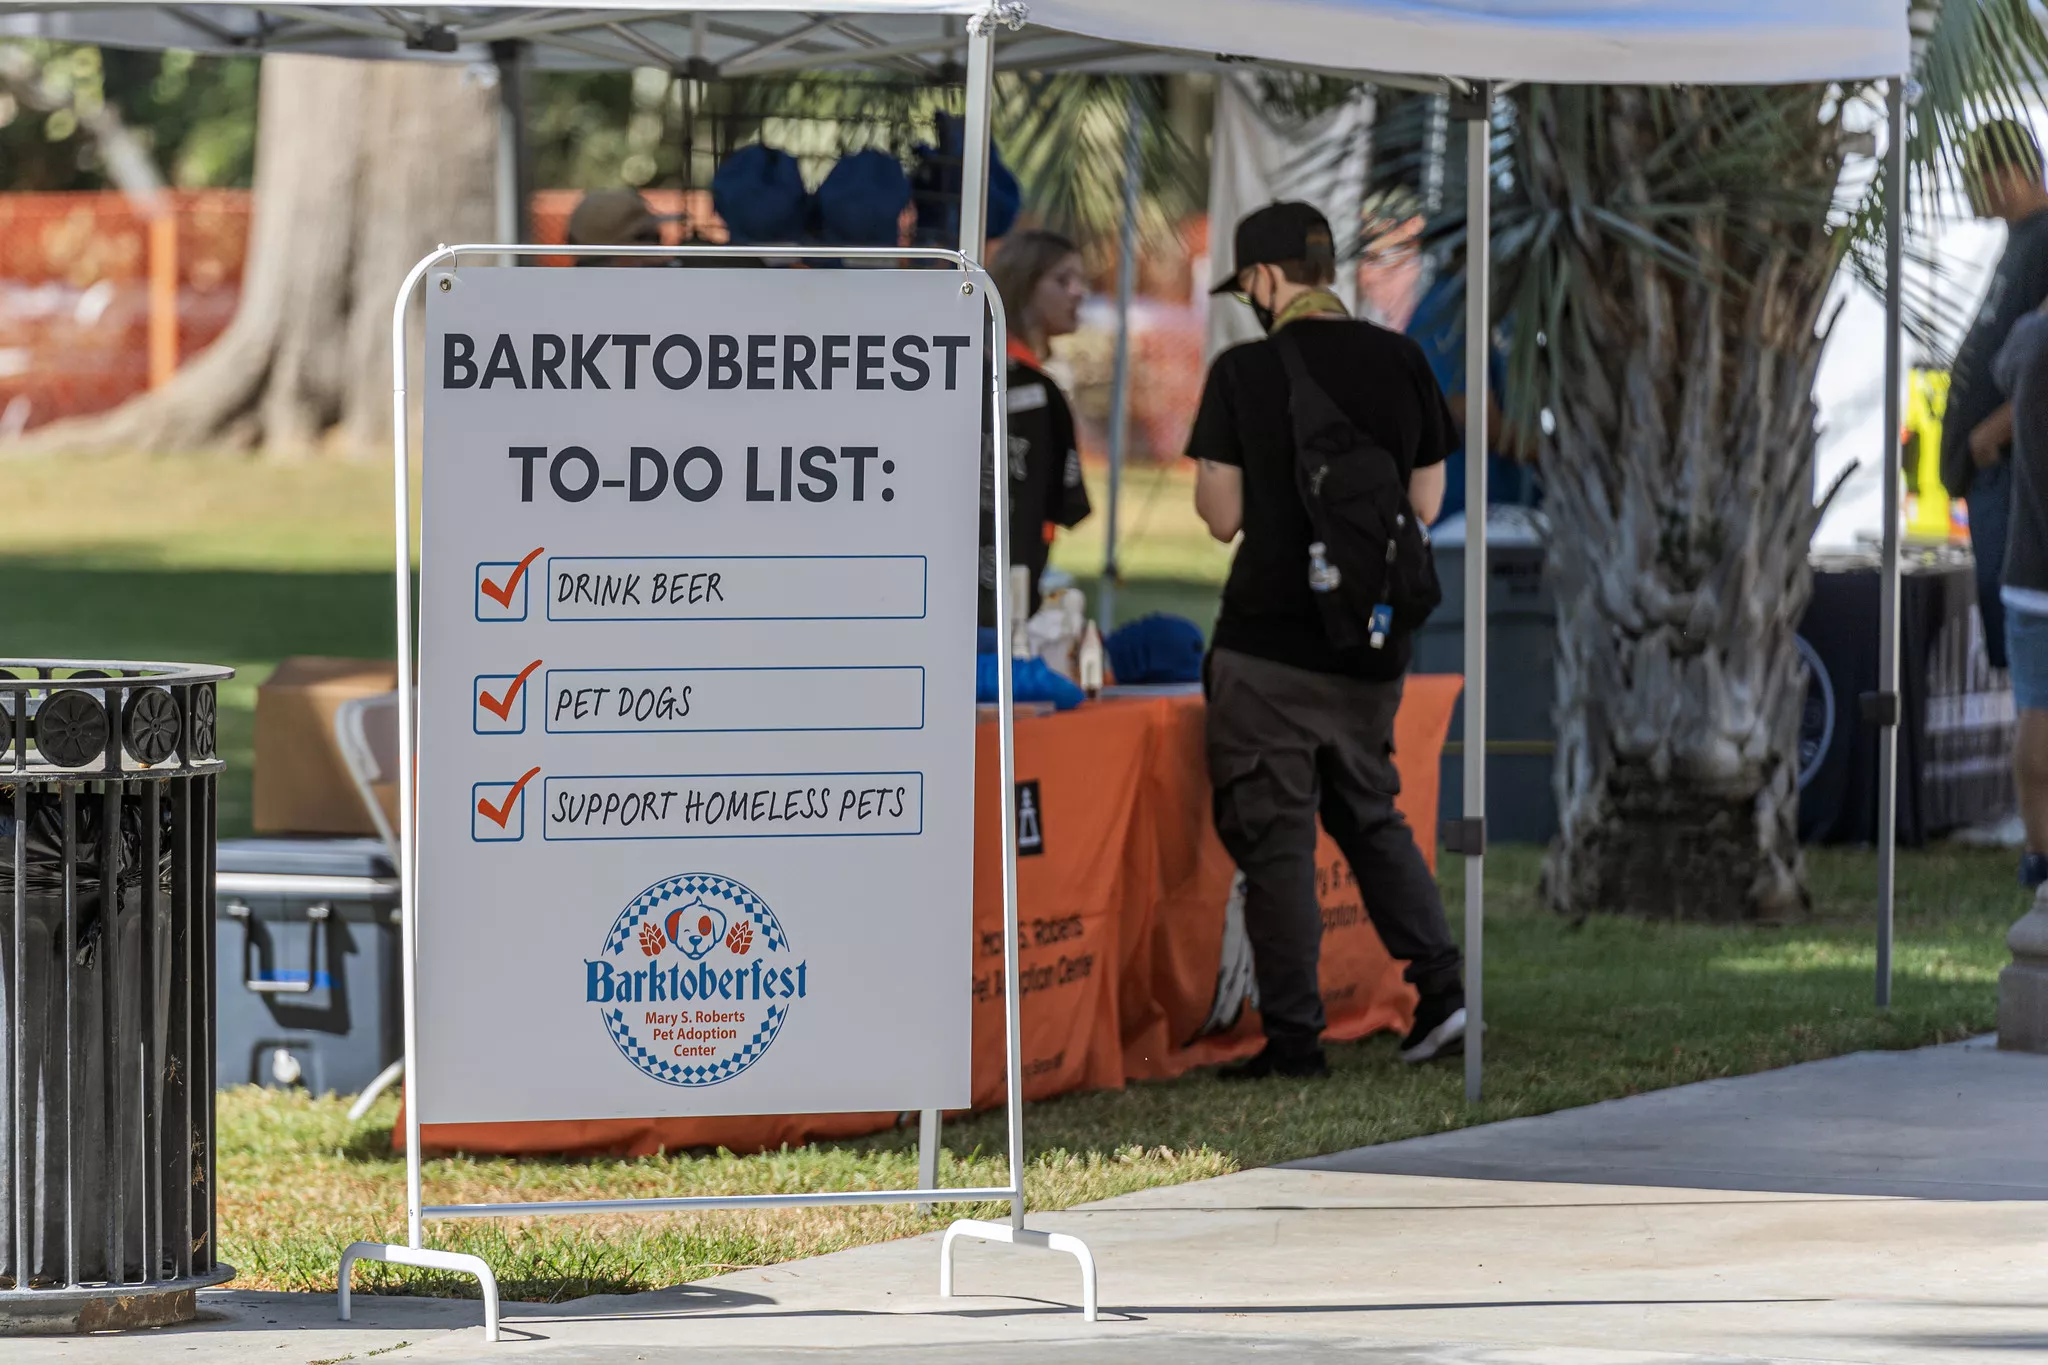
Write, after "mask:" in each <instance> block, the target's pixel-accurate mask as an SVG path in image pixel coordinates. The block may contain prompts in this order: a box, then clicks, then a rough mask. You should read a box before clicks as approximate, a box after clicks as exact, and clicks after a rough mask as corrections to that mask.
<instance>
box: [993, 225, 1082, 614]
mask: <svg viewBox="0 0 2048 1365" xmlns="http://www.w3.org/2000/svg"><path fill="white" fill-rule="evenodd" d="M989 274H990V275H991V276H992V277H993V278H994V280H995V282H996V288H997V289H998V290H999V291H1001V293H1002V296H1003V310H1004V312H1005V313H1007V314H1008V316H1009V323H1010V335H1009V337H1008V338H1007V340H1008V344H1009V370H1010V375H1009V377H1010V390H1009V392H1010V399H1009V419H1010V441H1009V445H1010V448H1009V450H1008V451H1007V452H1005V464H1006V465H1007V467H1008V471H1009V477H1010V563H1011V564H1012V565H1016V566H1021V567H1023V568H1025V569H1028V570H1029V571H1030V574H1031V610H1033V611H1036V610H1037V609H1038V580H1039V578H1040V576H1041V575H1043V574H1044V572H1045V562H1046V558H1047V556H1048V555H1049V554H1050V553H1051V550H1052V537H1053V530H1054V528H1055V527H1060V526H1074V525H1078V524H1079V523H1080V522H1081V520H1082V519H1083V518H1084V517H1086V516H1087V515H1088V513H1089V512H1090V510H1091V509H1090V507H1089V505H1088V490H1087V488H1086V487H1085V486H1084V485H1083V484H1082V482H1081V455H1080V449H1079V446H1078V444H1077V443H1076V441H1075V439H1074V413H1073V409H1072V408H1070V407H1069V406H1068V405H1067V398H1066V395H1065V394H1063V393H1061V392H1060V387H1059V385H1058V384H1056V383H1054V382H1053V380H1052V377H1051V376H1050V375H1048V374H1047V373H1046V372H1045V368H1044V366H1045V357H1046V349H1047V346H1048V344H1049V343H1050V342H1051V341H1052V339H1053V338H1054V337H1057V336H1065V335H1066V334H1067V333H1069V332H1071V331H1073V330H1074V329H1075V328H1076V327H1078V326H1080V314H1081V301H1082V300H1083V299H1084V298H1086V297H1087V295H1088V281H1087V276H1086V273H1085V272H1084V270H1083V268H1082V264H1081V251H1080V248H1078V247H1076V246H1075V245H1074V244H1073V243H1072V242H1071V241H1069V240H1068V239H1067V238H1065V237H1062V236H1060V235H1059V234H1058V233H1056V232H1042V231H1038V230H1036V229H1031V230H1026V231H1023V232H1017V233H1013V234H1011V235H1010V236H1009V237H1007V238H1005V239H1004V240H1003V244H1002V246H1001V248H1000V249H999V250H998V251H997V252H996V257H995V260H994V262H993V263H992V264H991V265H990V266H989ZM981 474H982V478H981V623H982V624H983V625H994V624H995V602H996V598H995V595H996V594H997V593H998V592H1007V591H1008V590H1009V574H1008V573H1006V572H1002V571H999V570H998V568H997V565H996V549H995V539H996V537H995V476H994V470H993V468H992V462H991V461H990V460H989V459H988V452H987V451H986V450H984V451H983V460H982V471H981Z"/></svg>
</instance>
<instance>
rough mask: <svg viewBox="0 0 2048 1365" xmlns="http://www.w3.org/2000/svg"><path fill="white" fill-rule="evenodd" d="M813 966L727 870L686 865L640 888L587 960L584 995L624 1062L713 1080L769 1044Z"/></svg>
mask: <svg viewBox="0 0 2048 1365" xmlns="http://www.w3.org/2000/svg"><path fill="white" fill-rule="evenodd" d="M809 992H810V970H809V964H807V963H805V962H804V961H802V960H801V959H799V958H798V957H797V956H796V954H795V953H794V952H792V951H791V950H790V946H789V938H788V936H787V935H785V934H784V933H783V932H782V924H781V921H779V920H777V919H776V918H775V912H774V911H773V910H770V909H769V908H768V905H767V903H766V902H765V901H763V900H762V899H761V898H760V897H759V896H757V895H755V894H754V893H753V892H752V891H750V890H748V889H747V888H746V887H744V886H742V885H740V883H738V882H736V881H734V880H733V879H732V878H730V877H721V876H719V875H717V874H716V873H711V872H686V873H683V874H681V875H679V876H674V877H667V878H664V879H663V880H661V881H658V882H656V883H655V884H654V885H652V886H650V887H648V888H647V889H646V890H645V891H642V892H641V893H640V894H639V895H637V896H635V897H634V898H633V900H632V902H631V903H630V904H629V905H627V906H626V908H625V909H624V910H621V911H620V912H619V917H618V918H617V919H616V920H613V921H612V927H611V932H610V933H608V934H606V935H605V939H604V953H603V955H602V956H601V957H598V958H596V959H595V960H589V961H586V962H585V963H584V998H585V999H586V1000H587V1001H588V1002H589V1003H591V1004H593V1005H595V1006H597V1010H598V1016H599V1018H600V1019H602V1020H603V1022H604V1027H605V1032H606V1033H608V1034H610V1035H611V1039H612V1042H614V1043H616V1044H617V1045H618V1049H619V1051H620V1053H621V1054H623V1055H624V1056H625V1058H626V1060H627V1061H629V1062H631V1063H632V1064H633V1065H634V1066H636V1067H638V1068H640V1070H642V1071H644V1072H646V1073H647V1074H648V1075H649V1076H652V1077H653V1078H654V1079H655V1080H657V1081H662V1082H664V1083H666V1084H668V1085H685V1086H698V1085H717V1084H718V1083H719V1082H720V1081H729V1080H731V1079H732V1078H733V1077H735V1076H737V1075H739V1074H740V1073H741V1072H742V1071H745V1070H746V1069H747V1068H748V1067H750V1066H752V1065H753V1064H754V1063H755V1062H758V1061H760V1060H761V1058H762V1057H763V1056H764V1055H765V1054H766V1053H767V1051H768V1048H769V1046H770V1045H771V1044H772V1043H774V1041H775V1038H776V1035H777V1034H779V1033H780V1032H782V1026H783V1025H784V1024H785V1023H787V1022H788V1021H789V1012H790V1009H791V1008H792V1006H793V1005H794V1004H795V1002H796V1001H798V1000H801V999H803V998H804V997H805V996H806V995H808V994H809Z"/></svg>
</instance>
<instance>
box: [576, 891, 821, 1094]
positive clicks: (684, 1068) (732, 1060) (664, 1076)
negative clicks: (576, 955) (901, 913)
mask: <svg viewBox="0 0 2048 1365" xmlns="http://www.w3.org/2000/svg"><path fill="white" fill-rule="evenodd" d="M692 897H702V898H705V899H709V900H716V901H718V902H720V903H721V904H723V905H725V906H728V907H730V909H731V910H732V911H733V912H734V913H735V915H743V916H745V917H746V918H747V919H748V920H750V921H752V923H753V925H754V929H755V931H756V944H755V946H756V948H757V949H758V950H760V951H763V952H766V953H769V954H779V953H786V952H788V951H789V937H788V935H786V934H785V933H783V930H782V922H781V921H780V920H778V919H776V918H775V912H774V911H773V910H771V909H769V908H768V903H767V902H766V901H764V900H762V899H761V898H760V897H759V896H757V895H755V894H754V892H753V891H752V890H751V889H750V888H748V887H747V886H745V885H743V884H742V883H740V882H737V881H734V880H733V879H732V878H731V877H725V876H721V875H719V874H717V873H715V872H686V873H682V874H680V875H678V876H674V877H664V878H662V879H661V880H660V881H658V882H656V883H655V884H654V885H652V886H650V887H648V888H647V889H646V890H645V891H642V892H641V893H640V894H639V895H637V896H635V897H633V899H632V900H631V901H630V902H628V903H627V905H626V908H625V909H624V910H621V911H620V912H619V916H618V918H617V919H615V920H613V921H612V927H611V931H610V932H609V933H607V934H606V935H605V939H604V955H605V956H606V957H607V958H616V957H621V956H624V955H625V953H626V950H627V949H628V948H629V947H631V946H633V945H634V944H635V943H636V941H637V938H638V935H639V932H640V926H641V924H642V923H644V922H645V921H647V920H648V919H655V920H657V921H659V919H660V918H661V917H662V916H664V915H666V914H667V913H668V911H669V909H670V908H671V907H672V906H673V905H674V904H675V903H677V902H682V903H687V902H688V901H689V900H690V898H692ZM672 1003H674V1004H675V1005H676V1006H677V1008H678V1009H679V1010H686V1009H688V1008H690V1007H691V1003H692V1002H689V1001H681V1000H679V1001H675V1002H672ZM636 1008H637V1006H636ZM600 1013H601V1017H602V1018H603V1021H604V1027H605V1032H606V1033H607V1034H609V1035H610V1037H611V1040H612V1043H613V1045H614V1046H616V1047H617V1048H618V1049H619V1054H620V1055H621V1056H623V1057H624V1058H625V1059H626V1060H627V1061H628V1062H631V1063H632V1064H633V1065H634V1066H635V1067H636V1068H638V1069H639V1070H640V1071H641V1072H643V1073H645V1074H646V1075H648V1076H651V1077H653V1078H654V1079H655V1080H657V1081H660V1082H662V1083H663V1084H665V1085H677V1086H686V1087H697V1086H707V1085H717V1084H719V1083H720V1082H721V1081H729V1080H731V1079H732V1078H733V1077H735V1076H737V1075H739V1074H740V1073H741V1072H743V1071H745V1070H746V1069H747V1068H748V1067H750V1066H752V1065H753V1064H754V1063H755V1062H758V1061H760V1060H761V1058H762V1057H763V1056H764V1055H766V1053H767V1051H768V1049H769V1047H770V1046H771V1045H772V1044H773V1043H774V1042H775V1039H776V1038H777V1037H778V1036H779V1035H780V1034H781V1032H782V1026H783V1025H784V1024H785V1023H787V1022H789V1004H788V1002H786V1001H784V1002H778V1003H776V1004H771V1005H769V1006H768V1007H767V1010H766V1012H765V1014H764V1015H763V1017H762V1019H761V1021H760V1023H759V1025H758V1026H757V1027H756V1028H755V1029H754V1032H753V1035H752V1036H751V1037H749V1038H748V1039H747V1040H746V1041H745V1042H744V1043H742V1044H739V1045H738V1046H737V1047H735V1048H733V1050H732V1051H730V1052H728V1053H727V1054H726V1055H724V1056H723V1057H720V1058H718V1059H717V1060H715V1061H712V1062H708V1063H703V1062H685V1061H680V1060H677V1059H675V1058H672V1057H664V1056H662V1055H660V1053H658V1052H655V1051H653V1050H651V1049H650V1048H649V1047H648V1046H647V1045H646V1044H645V1043H643V1042H642V1041H641V1039H640V1037H639V1036H638V1035H637V1034H636V1033H635V1031H634V1027H633V1024H632V1023H631V1022H630V1020H629V1019H628V1017H627V1012H626V1010H624V1009H619V1008H606V1009H604V1010H602V1011H601V1012H600Z"/></svg>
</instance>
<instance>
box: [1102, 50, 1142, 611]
mask: <svg viewBox="0 0 2048 1365" xmlns="http://www.w3.org/2000/svg"><path fill="white" fill-rule="evenodd" d="M1138 120H1139V112H1138V90H1137V87H1136V85H1133V86H1132V87H1131V92H1130V96H1129V98H1128V99H1126V100H1125V101H1124V220H1123V224H1122V229H1121V231H1120V232H1119V234H1118V237H1117V257H1116V374H1115V377H1114V378H1113V379H1112V381H1111V383H1110V391H1109V506H1108V508H1107V509H1106V512H1107V518H1106V520H1105V522H1104V526H1103V537H1102V538H1103V549H1102V590H1101V592H1100V593H1099V594H1098V596H1097V601H1096V612H1097V614H1098V615H1099V616H1100V617H1101V618H1102V629H1103V630H1104V632H1108V631H1111V630H1114V629H1116V590H1117V580H1118V578H1119V577H1120V574H1121V571H1120V570H1119V569H1118V567H1117V558H1116V553H1117V543H1116V535H1117V499H1118V496H1119V495H1120V494H1121V493H1122V492H1123V483H1124V451H1125V445H1126V443H1127V442H1128V441H1129V440H1130V434H1131V286H1132V283H1133V277H1134V276H1135V275H1136V274H1137V273H1138V181H1139V179H1140V178H1141V172H1142V169H1143V168H1142V166H1141V164H1140V160H1139V157H1140V148H1139V142H1138V134H1139V132H1140V128H1139V122H1138Z"/></svg>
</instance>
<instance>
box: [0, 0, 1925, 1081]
mask: <svg viewBox="0 0 2048 1365" xmlns="http://www.w3.org/2000/svg"><path fill="white" fill-rule="evenodd" d="M998 30H1003V31H1002V32H1001V34H1000V41H999V40H998ZM4 36H17V37H44V38H61V39H69V40H74V41H83V42H96V43H105V44H108V45H112V46H125V47H145V48H171V47H176V48H190V49H195V50H199V51H204V52H212V53H248V54H253V53H268V52H293V53H315V54H328V55H334V56H342V57H355V58H404V59H426V60H441V61H456V62H463V61H484V60H491V59H493V58H494V57H496V58H497V59H500V60H502V59H504V57H505V54H506V52H507V49H505V48H503V47H495V48H494V45H498V44H505V43H516V44H522V45H523V51H524V52H525V53H526V54H528V56H527V59H529V60H531V61H533V62H534V63H536V64H537V65H540V66H543V67H563V68H576V67H610V66H648V65H652V66H659V67H664V68H666V69H669V70H672V71H675V72H678V73H681V74H684V75H688V76H690V77H693V78H699V79H717V78H721V77H740V76H768V75H775V74H786V73H791V72H795V71H802V70H819V69H836V70H866V71H874V72H886V73H889V74H896V75H903V74H911V75H918V76H923V77H926V78H931V79H940V78H948V79H950V78H957V74H958V73H960V71H961V67H960V65H958V64H959V63H961V62H962V61H963V60H964V75H965V80H966V86H967V107H968V138H967V149H966V158H967V167H966V181H967V184H968V186H969V191H968V194H967V196H966V197H967V200H968V202H967V203H966V204H965V205H963V211H962V215H961V216H962V225H963V226H962V238H963V240H962V249H963V250H964V251H965V252H967V253H968V254H969V255H970V256H974V257H976V258H978V257H979V256H980V254H981V252H982V250H983V243H982V240H981V238H982V231H981V225H982V223H983V221H984V213H985V202H983V201H984V200H985V195H986V172H987V165H988V152H987V147H988V133H989V106H990V90H991V82H992V78H993V74H994V72H995V71H997V70H1012V69H1014V70H1033V71H1050V70H1065V71H1081V72H1088V71H1095V72H1105V73H1106V72H1132V71H1145V72H1163V71H1174V70H1213V69H1215V68H1216V66H1217V64H1218V63H1225V64H1232V65H1242V64H1255V65H1260V64H1262V65H1268V66H1274V67H1288V68H1294V69H1299V70H1307V71H1313V72H1322V73H1327V74H1333V75H1342V76H1347V77H1352V78H1356V79H1361V80H1370V81H1376V82H1379V83H1381V84H1386V85H1392V86H1398V87H1404V88H1412V89H1425V90H1432V91H1443V92H1446V93H1448V94H1449V95H1451V97H1452V102H1453V108H1454V117H1458V118H1461V119H1463V120H1464V121H1465V123H1466V126H1467V138H1466V152H1467V157H1468V165H1469V169H1470V174H1469V175H1468V177H1467V180H1468V185H1469V199H1468V214H1469V221H1470V222H1471V223H1472V224H1473V225H1474V230H1473V232H1472V236H1471V242H1472V247H1471V251H1470V271H1469V275H1468V289H1467V325H1466V366H1467V383H1466V404H1467V409H1466V411H1467V428H1466V429H1467V433H1468V439H1467V441H1466V451H1467V455H1466V458H1467V475H1466V479H1467V490H1468V491H1467V497H1468V500H1469V502H1470V504H1471V505H1472V506H1475V507H1476V506H1484V505H1485V501H1486V459H1485V451H1486V447H1487V441H1486V439H1485V428H1486V389H1487V363H1486V361H1487V355H1486V337H1487V332H1488V326H1489V319H1488V316H1487V297H1488V287H1487V275H1488V272H1487V259H1488V248H1489V240H1490V233H1489V225H1488V216H1489V215H1488V206H1489V191H1490V185H1491V182H1490V177H1489V175H1488V173H1487V167H1488V164H1489V152H1490V144H1491V131H1492V122H1491V113H1492V95H1493V93H1494V90H1495V87H1494V85H1492V84H1491V83H1495V82H1528V81H1545V82H1590V83H1647V84H1674V83H1675V84H1755V83H1771V82H1789V81H1809V80H1830V79H1870V78H1885V77H1893V78H1898V77H1901V76H1903V75H1904V74H1905V73H1906V72H1907V71H1908V67H1909V35H1908V24H1907V6H1906V5H1905V4H1904V3H1902V0H1801V3H1798V4H1786V3H1784V0H1178V3H1174V4H1170V5H1168V4H1161V3H1159V0H1030V4H1029V5H1028V6H1027V5H1026V4H1024V3H1020V2H1019V0H829V3H828V4H826V5H822V6H821V4H819V3H817V2H816V0H811V2H808V3H807V2H806V0H728V4H726V5H725V6H722V7H718V8H708V9H691V8H687V7H678V6H676V5H673V4H668V3H662V0H613V3H610V4H606V5H602V6H583V5H576V4H564V3H554V2H553V0H510V2H509V3H498V4H490V5H470V6H423V5H419V4H411V3H405V4H392V5H336V4H321V3H277V4H270V3H258V4H225V3H215V2H214V0H183V2H182V3H161V4H128V3H118V2H114V3H107V2H102V0H72V2H71V3H47V2H38V0H12V2H11V3H9V2H4V0H0V37H4ZM1446 73H1449V74H1446ZM1902 85H1903V81H1902V80H1899V79H1893V80H1892V81H1891V94H1890V106H1889V108H1890V141H1889V147H1888V151H1887V153H1886V154H1887V155H1888V156H1889V157H1890V158H1892V167H1893V170H1894V172H1895V173H1894V174H1893V175H1891V177H1890V179H1889V183H1890V186H1891V198H1890V201H1889V203H1888V204H1887V217H1888V222H1889V223H1890V225H1891V228H1892V230H1891V231H1890V233H1889V234H1888V247H1887V255H1888V261H1889V274H1888V292H1887V299H1886V323H1885V337H1886V344H1885V386H1884V395H1885V420H1884V425H1883V433H1884V449H1883V452H1882V468H1883V470H1884V494H1883V496H1884V504H1885V518H1884V523H1883V558H1884V575H1883V581H1884V590H1883V594H1882V606H1881V619H1880V622H1879V631H1880V643H1879V649H1880V657H1881V664H1880V669H1881V672H1880V677H1881V683H1880V689H1881V690H1880V694H1879V696H1878V698H1877V699H1876V705H1875V707H1874V708H1873V714H1874V717H1875V718H1876V719H1877V720H1878V722H1879V723H1880V724H1881V725H1882V726H1883V729H1882V732H1881V739H1880V768H1881V778H1880V781H1881V784H1882V785H1881V788H1880V793H1879V801H1880V809H1879V822H1878V828H1879V841H1880V842H1879V888H1878V912H1879V929H1878V933H1879V940H1878V941H1879V960H1878V982H1877V998H1878V1001H1879V1003H1880V1004H1885V1003H1888V1002H1889V994H1890V985H1889V978H1890V946H1891V913H1892V857H1893V839H1894V790H1893V788H1894V783H1895V780H1896V767H1897V733H1896V728H1895V726H1896V720H1897V693H1898V675H1899V661H1898V630H1897V618H1898V573H1899V567H1898V566H1899V542H1898V536H1899V517H1898V498H1899V448H1898V442H1897V440H1896V438H1895V433H1896V432H1897V431H1898V429H1899V404H1900V316H1899V312H1900V305H1899V277H1900V235H1899V230H1898V229H1899V227H1900V225H1901V224H1902V223H1903V221H1904V214H1903V202H1902V201H1903V193H1904V190H1903V185H1904V180H1905V177H1904V175H1903V173H1902V170H1903V164H1904V136H1903V133H1904V128H1905V113H1904V100H1903V90H1902ZM504 198H505V196H503V195H501V200H502V199H504ZM1468 534H1469V536H1470V539H1469V542H1468V548H1467V554H1468V556H1469V557H1470V559H1469V566H1468V572H1467V573H1466V575H1465V583H1466V593H1465V676H1466V683H1467V687H1466V697H1465V718H1466V719H1465V733H1466V735H1467V736H1468V737H1470V738H1469V740H1468V743H1467V745H1466V748H1465V757H1464V814H1465V819H1464V820H1463V821H1461V822H1458V823H1457V824H1455V825H1453V826H1451V827H1450V829H1449V830H1448V831H1447V839H1446V842H1447V844H1448V845H1449V846H1451V847H1452V848H1453V849H1454V850H1456V851H1461V852H1463V853H1465V855H1466V856H1467V859H1468V863H1467V872H1466V882H1465V885H1466V920H1465V924H1466V951H1467V957H1468V967H1467V974H1468V984H1467V996H1468V1008H1469V1017H1470V1034H1469V1042H1468V1047H1467V1051H1466V1084H1467V1093H1468V1095H1469V1096H1470V1097H1472V1098H1473V1099H1476V1098H1477V1097H1478V1094H1479V1085H1480V1077H1481V1068H1482V1064H1483V1062H1482V1058H1483V1054H1482V1048H1481V1025H1482V1021H1483V1014H1484V1000H1483V995H1482V990H1481V987H1482V983H1483V973H1482V967H1483V961H1484V958H1483V947H1484V940H1483V929H1484V921H1483V910H1484V884H1485V883H1484V873H1483V866H1484V864H1483V851H1484V846H1485V836H1484V813H1485V809H1486V807H1485V793H1486V772H1485V748H1484V744H1483V737H1484V735H1485V733H1486V720H1485V717H1486V667H1485V663H1486V619H1487V616H1486V587H1487V574H1486V572H1485V567H1484V566H1485V563H1486V537H1485V518H1484V517H1474V518H1472V519H1471V522H1470V530H1469V532H1468ZM400 553H401V554H403V553H404V552H403V550H401V551H400ZM408 647H409V642H405V641H402V642H401V649H402V650H405V649H407V648H408Z"/></svg>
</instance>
